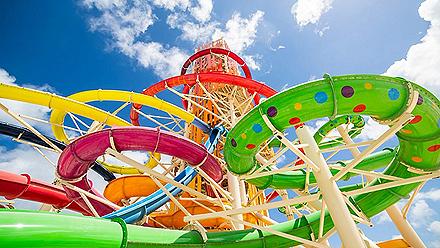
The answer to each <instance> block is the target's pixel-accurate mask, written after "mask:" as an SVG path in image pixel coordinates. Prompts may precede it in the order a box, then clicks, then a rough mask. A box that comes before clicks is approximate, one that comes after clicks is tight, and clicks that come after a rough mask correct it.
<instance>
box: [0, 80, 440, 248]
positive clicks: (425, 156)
mask: <svg viewBox="0 0 440 248" xmlns="http://www.w3.org/2000/svg"><path fill="white" fill-rule="evenodd" d="M185 76H186V75H185ZM414 91H417V92H418V93H419V94H420V96H419V98H418V101H417V106H416V107H415V109H414V111H413V112H412V114H413V115H414V118H413V119H412V120H411V121H410V122H409V123H407V124H406V125H405V126H404V128H403V129H401V130H400V131H399V132H398V134H397V137H398V139H399V146H398V147H396V148H395V149H394V151H393V152H391V151H382V152H381V153H383V154H373V155H372V156H373V158H372V159H373V160H374V159H377V160H374V161H376V162H377V165H374V166H372V167H371V168H373V167H374V168H376V166H379V164H381V162H380V161H383V162H384V164H383V166H382V167H385V166H386V169H385V171H384V174H385V175H391V176H396V177H401V178H412V177H416V176H418V175H420V174H427V175H429V173H431V174H435V175H439V176H440V174H439V173H438V169H439V167H440V153H439V149H440V129H439V128H440V106H439V105H440V103H439V100H438V99H437V98H436V97H435V96H433V95H432V94H431V93H429V92H428V91H426V90H425V89H423V88H421V87H420V86H417V85H416V84H414V83H411V82H408V81H406V80H404V79H402V78H394V77H385V76H376V75H348V76H338V77H333V78H331V77H326V78H324V79H321V80H317V81H313V82H308V83H306V84H303V85H299V86H297V87H294V88H291V89H288V90H285V91H283V92H281V93H278V94H276V95H274V96H272V97H271V98H269V99H267V100H266V101H264V102H262V103H260V104H259V105H258V106H257V107H256V108H254V109H253V110H251V111H250V112H249V113H248V114H247V115H246V116H245V117H243V118H242V119H240V121H239V122H238V123H237V124H236V125H235V127H233V128H232V129H231V130H230V131H229V133H228V136H227V140H226V143H225V148H224V155H225V159H226V161H227V163H228V168H229V170H230V171H232V172H234V173H236V174H245V173H248V172H249V171H251V170H253V169H255V166H256V161H255V154H256V152H257V149H256V147H259V145H260V144H262V143H263V142H264V141H266V140H268V139H270V138H271V137H272V135H273V134H272V131H271V130H270V129H269V128H268V127H267V125H266V123H265V122H264V121H263V117H262V116H267V118H268V119H269V120H270V122H271V123H272V124H273V126H275V127H276V128H277V129H278V130H280V131H283V130H285V129H286V128H288V127H290V126H293V125H298V124H300V123H303V122H306V121H310V120H313V119H317V118H323V117H333V116H336V115H353V114H355V115H360V114H362V115H369V116H371V117H373V118H375V119H376V120H379V121H382V122H383V123H390V124H391V123H392V121H393V120H395V119H397V118H398V117H399V116H400V115H401V114H402V113H404V112H405V110H406V109H407V107H408V104H409V102H410V101H411V98H412V96H414ZM0 94H1V93H0ZM378 98H380V99H381V101H377V99H378ZM318 110H319V111H318ZM118 130H121V132H122V131H124V132H125V131H126V130H128V131H127V133H124V132H122V133H124V135H122V134H121V137H118V138H116V137H115V138H116V140H117V139H119V138H120V139H121V141H122V140H123V139H124V137H123V136H125V135H127V136H130V133H131V132H132V131H133V132H134V133H136V132H147V131H146V130H144V128H138V129H137V128H122V129H115V131H116V133H117V132H118ZM137 130H140V131H137ZM106 132H107V133H106ZM108 132H109V131H101V132H98V133H93V134H89V135H88V136H85V137H83V138H80V139H78V140H77V141H75V142H79V143H78V145H72V144H71V145H70V146H69V147H71V148H69V147H68V148H67V149H68V150H67V149H66V150H65V151H64V152H63V154H64V156H63V157H62V159H60V161H59V170H58V173H60V174H62V173H61V172H63V173H64V172H69V169H70V170H71V172H73V173H72V174H69V173H68V174H69V177H67V178H66V179H70V178H77V177H78V176H80V175H82V174H84V173H85V172H84V171H86V170H87V167H88V166H89V165H90V164H91V163H92V162H93V161H94V160H95V159H96V156H97V153H98V152H96V151H90V150H88V152H86V151H85V150H81V149H85V147H87V146H88V145H91V143H89V141H88V138H89V137H93V136H94V135H96V136H97V137H96V138H102V140H101V141H102V143H103V145H100V146H101V148H102V149H104V148H105V147H108V146H109V142H108V137H109V133H108ZM148 132H149V131H148ZM148 132H147V133H148ZM103 133H106V134H107V136H105V137H104V135H103ZM150 133H151V132H150ZM243 134H244V135H243ZM101 135H102V136H103V137H101ZM150 135H151V134H150ZM150 135H149V136H150ZM153 140H155V139H153ZM86 141H87V142H86ZM73 144H76V143H73ZM116 144H119V142H116ZM122 144H123V142H121V147H117V148H118V150H119V149H122V150H123V149H124V146H123V145H122ZM95 145H98V146H99V144H95ZM144 145H145V146H147V147H148V144H144ZM170 145H173V144H170ZM145 146H144V147H145ZM150 146H151V145H150ZM102 149H101V150H100V152H101V153H102ZM164 149H167V148H166V147H164ZM81 151H83V152H81ZM164 152H165V151H164ZM192 153H193V154H191V155H194V151H192ZM73 154H77V155H78V154H81V155H80V157H79V158H81V161H78V160H77V158H75V156H74V155H73ZM204 154H208V153H206V152H205V153H204ZM374 156H377V157H379V158H377V157H374ZM202 157H203V156H198V157H197V158H195V157H193V156H189V158H188V159H192V160H190V161H188V162H189V163H190V164H191V163H192V164H197V163H199V162H200V161H201V158H202ZM364 162H365V161H364ZM388 163H389V164H388ZM364 166H366V167H367V166H370V165H369V163H368V162H365V165H364ZM60 168H61V171H60ZM75 168H80V169H81V170H76V171H75V170H74V169H75ZM76 172H78V173H76ZM79 172H80V173H79ZM304 176H305V175H303V176H302V177H304ZM283 177H284V178H285V181H288V180H290V177H289V175H283ZM292 177H293V176H292ZM214 178H215V177H214ZM293 181H295V180H293ZM387 182H389V180H385V179H376V180H374V181H372V182H371V183H370V185H369V187H374V186H376V185H383V184H386V183H387ZM283 183H284V184H286V185H289V182H283ZM418 184H419V183H418V182H411V183H408V184H405V185H400V186H396V187H390V188H385V189H381V190H377V191H371V192H367V193H362V194H355V193H353V195H354V196H353V197H352V200H353V202H354V203H355V205H356V206H357V207H358V208H359V209H360V210H361V211H362V212H363V213H364V214H365V215H366V216H367V217H372V216H374V215H376V214H378V213H380V212H382V211H384V210H385V209H386V208H387V207H389V206H391V205H393V204H395V203H396V202H397V201H398V200H400V199H401V198H402V197H405V196H407V195H408V194H409V193H410V192H412V191H413V190H414V189H415V188H416V187H417V186H418ZM301 185H303V184H299V185H298V184H296V185H295V184H294V185H289V187H292V188H295V187H298V188H300V186H301ZM272 187H276V185H275V186H274V185H272ZM348 192H350V191H348ZM78 203H80V202H78ZM97 205H98V204H97ZM100 210H102V211H103V212H106V211H108V210H109V211H111V209H105V208H102V209H100ZM320 214H321V213H320V212H319V211H318V212H315V213H312V214H310V215H305V216H303V217H301V218H297V219H295V220H291V221H287V222H284V223H281V224H277V225H273V226H271V228H272V229H274V230H277V231H280V232H283V233H287V234H294V235H295V236H297V237H301V238H304V239H310V237H311V234H315V237H316V234H317V233H318V228H319V216H320ZM0 223H2V224H1V225H0V239H1V240H2V242H3V244H5V245H6V246H15V247H17V246H22V247H25V246H30V245H32V246H34V247H38V246H40V247H58V246H59V244H60V242H62V243H63V245H64V246H66V247H84V246H94V247H157V246H159V245H168V246H171V247H188V246H191V247H267V246H268V245H270V247H290V246H294V245H297V244H299V243H298V242H296V241H292V240H290V239H287V238H284V237H280V236H276V235H274V234H271V233H269V232H265V231H259V230H256V229H247V230H240V231H227V232H212V233H209V232H208V233H207V234H206V235H207V239H206V240H204V239H203V237H202V235H200V233H199V232H197V231H185V230H167V229H158V228H148V227H140V226H134V225H127V224H126V223H125V222H123V221H120V220H119V219H117V218H116V219H112V220H105V219H97V218H90V217H78V216H69V215H54V214H50V213H41V212H32V211H10V210H0ZM17 223H19V224H17ZM332 227H333V221H332V219H331V217H330V215H329V214H328V213H327V212H326V213H325V225H324V233H326V232H328V231H329V230H330V229H331V228H332ZM41 230H44V232H42V231H41Z"/></svg>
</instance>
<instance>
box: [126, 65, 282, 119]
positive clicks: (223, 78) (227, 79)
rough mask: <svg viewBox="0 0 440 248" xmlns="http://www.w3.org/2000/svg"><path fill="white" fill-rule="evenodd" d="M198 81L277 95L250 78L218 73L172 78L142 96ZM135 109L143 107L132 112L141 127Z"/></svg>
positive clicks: (131, 114) (135, 106) (131, 117)
mask: <svg viewBox="0 0 440 248" xmlns="http://www.w3.org/2000/svg"><path fill="white" fill-rule="evenodd" d="M198 81H200V82H209V83H214V84H229V85H236V86H239V87H243V88H246V89H248V90H249V91H252V92H256V93H257V94H260V95H263V96H265V97H270V96H272V95H274V94H276V91H275V90H274V89H272V88H271V87H270V86H268V85H265V84H263V83H260V82H257V81H255V80H252V79H250V78H243V77H240V76H235V75H231V74H224V73H217V72H210V73H197V74H187V75H183V76H175V77H171V78H168V79H165V80H162V81H160V82H158V83H156V84H154V85H152V86H150V87H148V88H147V89H145V90H144V91H143V92H142V94H144V95H148V96H154V95H156V94H157V93H159V92H161V91H163V90H165V89H166V88H167V87H170V88H172V87H176V86H179V85H186V84H187V85H189V86H192V85H194V84H196V83H198ZM133 108H136V109H141V108H142V105H139V104H133V107H132V109H131V112H130V120H131V123H133V125H136V126H139V114H138V113H137V112H136V111H135V110H134V109H133Z"/></svg>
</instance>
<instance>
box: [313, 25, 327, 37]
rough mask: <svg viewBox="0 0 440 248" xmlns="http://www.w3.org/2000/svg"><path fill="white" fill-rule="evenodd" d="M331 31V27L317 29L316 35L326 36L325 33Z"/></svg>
mask: <svg viewBox="0 0 440 248" xmlns="http://www.w3.org/2000/svg"><path fill="white" fill-rule="evenodd" d="M329 29H330V26H325V27H323V28H316V29H315V34H317V35H319V37H322V36H324V34H325V32H327V31H328V30H329Z"/></svg>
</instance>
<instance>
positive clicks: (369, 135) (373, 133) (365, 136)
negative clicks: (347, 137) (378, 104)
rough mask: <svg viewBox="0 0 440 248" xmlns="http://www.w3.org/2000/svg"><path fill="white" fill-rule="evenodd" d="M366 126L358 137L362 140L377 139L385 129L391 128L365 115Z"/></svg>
mask: <svg viewBox="0 0 440 248" xmlns="http://www.w3.org/2000/svg"><path fill="white" fill-rule="evenodd" d="M364 119H365V126H364V129H363V130H362V132H361V134H359V136H358V137H357V138H358V139H360V140H372V139H377V138H379V136H381V135H382V134H383V133H384V132H385V131H387V130H388V129H389V127H388V126H386V125H381V124H379V123H378V122H377V121H375V120H373V119H371V117H364Z"/></svg>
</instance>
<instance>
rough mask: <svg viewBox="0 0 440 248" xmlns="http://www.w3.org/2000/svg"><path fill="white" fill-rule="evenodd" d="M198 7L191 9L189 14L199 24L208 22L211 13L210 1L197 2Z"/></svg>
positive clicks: (201, 0)
mask: <svg viewBox="0 0 440 248" xmlns="http://www.w3.org/2000/svg"><path fill="white" fill-rule="evenodd" d="M198 2H199V5H198V6H195V7H193V8H191V14H192V15H193V16H194V18H196V20H198V21H200V22H206V21H209V19H210V18H211V12H212V7H213V5H212V1H211V0H198Z"/></svg>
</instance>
